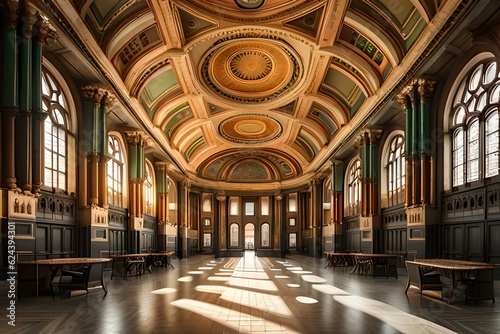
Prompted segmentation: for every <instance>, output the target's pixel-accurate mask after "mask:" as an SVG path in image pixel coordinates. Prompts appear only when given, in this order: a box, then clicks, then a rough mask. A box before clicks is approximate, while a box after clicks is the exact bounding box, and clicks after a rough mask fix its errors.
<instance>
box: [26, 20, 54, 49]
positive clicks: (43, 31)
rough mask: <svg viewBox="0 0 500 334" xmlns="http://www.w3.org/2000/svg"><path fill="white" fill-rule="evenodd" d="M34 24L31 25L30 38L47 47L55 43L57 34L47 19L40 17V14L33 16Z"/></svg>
mask: <svg viewBox="0 0 500 334" xmlns="http://www.w3.org/2000/svg"><path fill="white" fill-rule="evenodd" d="M35 18H36V20H35V22H34V24H33V28H32V29H33V30H32V36H33V39H34V40H35V41H36V42H37V43H38V44H40V45H44V46H45V45H49V44H50V43H52V42H53V41H55V40H56V39H57V38H58V37H57V32H56V30H55V29H54V27H53V26H52V25H51V24H50V22H49V20H47V18H45V17H43V16H42V15H40V13H38V12H37V13H36V14H35Z"/></svg>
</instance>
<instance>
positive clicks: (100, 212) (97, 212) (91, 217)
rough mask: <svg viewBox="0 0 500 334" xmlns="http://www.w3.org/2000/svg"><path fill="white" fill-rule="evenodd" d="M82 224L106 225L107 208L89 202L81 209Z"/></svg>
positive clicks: (107, 224)
mask: <svg viewBox="0 0 500 334" xmlns="http://www.w3.org/2000/svg"><path fill="white" fill-rule="evenodd" d="M82 224H83V225H87V226H89V225H90V226H94V227H108V226H109V223H108V209H105V208H101V207H99V206H97V205H95V204H91V205H89V206H87V207H85V208H84V209H83V222H82Z"/></svg>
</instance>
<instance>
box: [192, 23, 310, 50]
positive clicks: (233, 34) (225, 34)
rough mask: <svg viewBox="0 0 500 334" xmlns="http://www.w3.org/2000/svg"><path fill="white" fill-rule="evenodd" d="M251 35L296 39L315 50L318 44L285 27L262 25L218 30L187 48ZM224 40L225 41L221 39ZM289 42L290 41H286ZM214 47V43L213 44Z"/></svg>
mask: <svg viewBox="0 0 500 334" xmlns="http://www.w3.org/2000/svg"><path fill="white" fill-rule="evenodd" d="M248 34H254V35H252V36H249V35H248ZM247 36H248V37H251V38H269V39H271V38H274V39H276V40H278V39H279V40H281V41H285V42H286V40H287V39H293V40H295V41H298V42H300V43H302V44H304V45H306V46H309V47H310V49H311V50H314V49H316V48H317V46H316V44H315V43H314V41H311V40H309V39H307V38H304V37H302V36H299V35H297V34H295V33H293V32H289V31H285V30H283V29H273V28H269V27H266V28H262V27H250V26H248V27H237V28H234V29H228V30H223V31H217V32H215V33H212V34H209V35H206V36H205V37H203V38H201V39H199V40H196V41H195V42H193V43H191V44H189V45H188V46H187V47H186V48H185V50H186V52H192V51H193V50H194V49H195V48H197V47H198V46H200V45H203V44H205V43H207V42H210V41H211V40H214V39H217V40H218V41H221V40H223V39H224V41H225V40H230V39H234V38H245V37H247ZM221 42H223V41H221ZM286 43H287V44H289V43H288V42H286ZM212 47H213V45H212Z"/></svg>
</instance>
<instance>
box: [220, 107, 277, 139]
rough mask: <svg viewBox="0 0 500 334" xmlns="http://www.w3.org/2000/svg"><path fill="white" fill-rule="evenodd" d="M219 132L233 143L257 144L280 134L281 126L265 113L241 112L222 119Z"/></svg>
mask: <svg viewBox="0 0 500 334" xmlns="http://www.w3.org/2000/svg"><path fill="white" fill-rule="evenodd" d="M219 133H220V135H221V136H222V137H224V138H225V139H226V140H229V141H231V142H233V143H240V144H258V143H264V142H268V141H271V140H274V139H276V138H278V137H279V136H281V134H282V133H283V127H282V126H281V124H280V123H279V122H278V121H277V120H275V119H274V118H272V117H269V116H266V115H256V114H241V115H237V116H233V117H230V118H228V119H226V120H224V121H222V122H221V123H220V125H219Z"/></svg>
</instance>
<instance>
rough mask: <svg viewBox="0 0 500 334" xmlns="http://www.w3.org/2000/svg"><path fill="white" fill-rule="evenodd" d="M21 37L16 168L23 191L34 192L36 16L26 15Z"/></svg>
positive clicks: (19, 37) (17, 177)
mask: <svg viewBox="0 0 500 334" xmlns="http://www.w3.org/2000/svg"><path fill="white" fill-rule="evenodd" d="M21 22H22V27H21V35H19V36H18V42H19V47H18V61H19V72H18V79H19V114H18V117H17V118H16V125H15V138H16V152H15V156H16V157H15V168H16V179H17V184H18V186H19V187H20V188H21V190H23V191H26V192H31V187H32V170H31V168H32V163H31V160H32V128H33V127H32V108H33V105H32V94H31V90H32V88H33V87H32V83H31V81H32V78H33V72H32V61H33V58H32V38H31V37H32V34H33V24H34V22H35V17H34V15H32V14H30V13H29V12H25V13H24V14H23V17H22V20H21Z"/></svg>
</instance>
